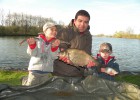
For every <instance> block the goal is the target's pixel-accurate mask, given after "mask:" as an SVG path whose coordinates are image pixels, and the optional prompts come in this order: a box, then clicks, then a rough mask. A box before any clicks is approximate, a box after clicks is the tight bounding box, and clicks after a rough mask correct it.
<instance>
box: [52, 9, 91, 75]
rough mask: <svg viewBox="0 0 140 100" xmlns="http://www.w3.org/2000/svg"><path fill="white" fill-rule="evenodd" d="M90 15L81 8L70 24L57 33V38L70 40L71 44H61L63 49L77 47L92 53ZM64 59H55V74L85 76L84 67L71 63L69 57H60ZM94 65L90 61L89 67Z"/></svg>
mask: <svg viewBox="0 0 140 100" xmlns="http://www.w3.org/2000/svg"><path fill="white" fill-rule="evenodd" d="M89 21H90V15H89V13H88V12H87V11H85V10H79V11H78V12H77V13H76V15H75V19H72V21H71V22H70V24H69V25H68V26H67V27H65V28H63V29H62V30H60V31H59V32H58V34H57V38H58V39H60V40H63V41H66V42H69V43H70V44H71V45H67V44H60V49H61V50H66V49H68V48H76V49H80V50H84V51H85V52H87V53H88V54H90V55H91V54H92V52H91V49H92V35H91V34H90V31H89V29H90V27H89ZM60 59H61V60H63V61H60V60H58V59H57V60H55V61H54V75H58V76H76V77H79V76H83V75H84V69H85V68H82V67H75V66H72V65H70V64H68V63H69V59H68V58H60ZM91 66H94V63H93V62H92V61H89V64H88V65H87V67H91Z"/></svg>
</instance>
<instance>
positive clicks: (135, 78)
mask: <svg viewBox="0 0 140 100" xmlns="http://www.w3.org/2000/svg"><path fill="white" fill-rule="evenodd" d="M116 80H117V81H121V82H128V83H132V84H136V85H138V86H139V87H140V75H118V76H117V77H116Z"/></svg>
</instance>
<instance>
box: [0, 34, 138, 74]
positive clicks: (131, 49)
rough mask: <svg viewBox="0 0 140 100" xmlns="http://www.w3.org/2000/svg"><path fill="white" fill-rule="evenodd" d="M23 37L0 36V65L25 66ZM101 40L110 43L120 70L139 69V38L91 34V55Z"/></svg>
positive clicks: (26, 60) (27, 60)
mask: <svg viewBox="0 0 140 100" xmlns="http://www.w3.org/2000/svg"><path fill="white" fill-rule="evenodd" d="M23 39H25V37H20V36H17V37H0V56H1V57H0V67H14V68H27V66H28V63H29V60H30V56H29V55H27V53H26V49H27V43H26V42H25V43H23V44H22V45H21V46H20V45H19V43H20V42H21V41H22V40H23ZM103 42H109V43H111V44H112V46H113V54H112V55H113V56H115V57H116V59H117V62H118V63H119V65H120V70H121V71H140V40H138V39H122V38H105V37H94V36H93V43H92V53H93V56H95V55H96V54H97V53H98V49H99V45H100V44H101V43H103Z"/></svg>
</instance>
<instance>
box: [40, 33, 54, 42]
mask: <svg viewBox="0 0 140 100" xmlns="http://www.w3.org/2000/svg"><path fill="white" fill-rule="evenodd" d="M39 37H40V38H42V39H43V40H44V41H45V42H51V41H52V40H54V39H55V38H51V39H50V40H47V39H46V37H45V35H44V34H39Z"/></svg>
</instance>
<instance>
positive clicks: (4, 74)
mask: <svg viewBox="0 0 140 100" xmlns="http://www.w3.org/2000/svg"><path fill="white" fill-rule="evenodd" d="M27 75H28V71H3V70H0V83H5V84H9V85H14V86H15V85H21V80H20V79H21V77H23V76H27ZM116 80H117V81H121V82H128V83H132V84H136V85H138V86H140V75H118V76H117V77H116Z"/></svg>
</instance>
